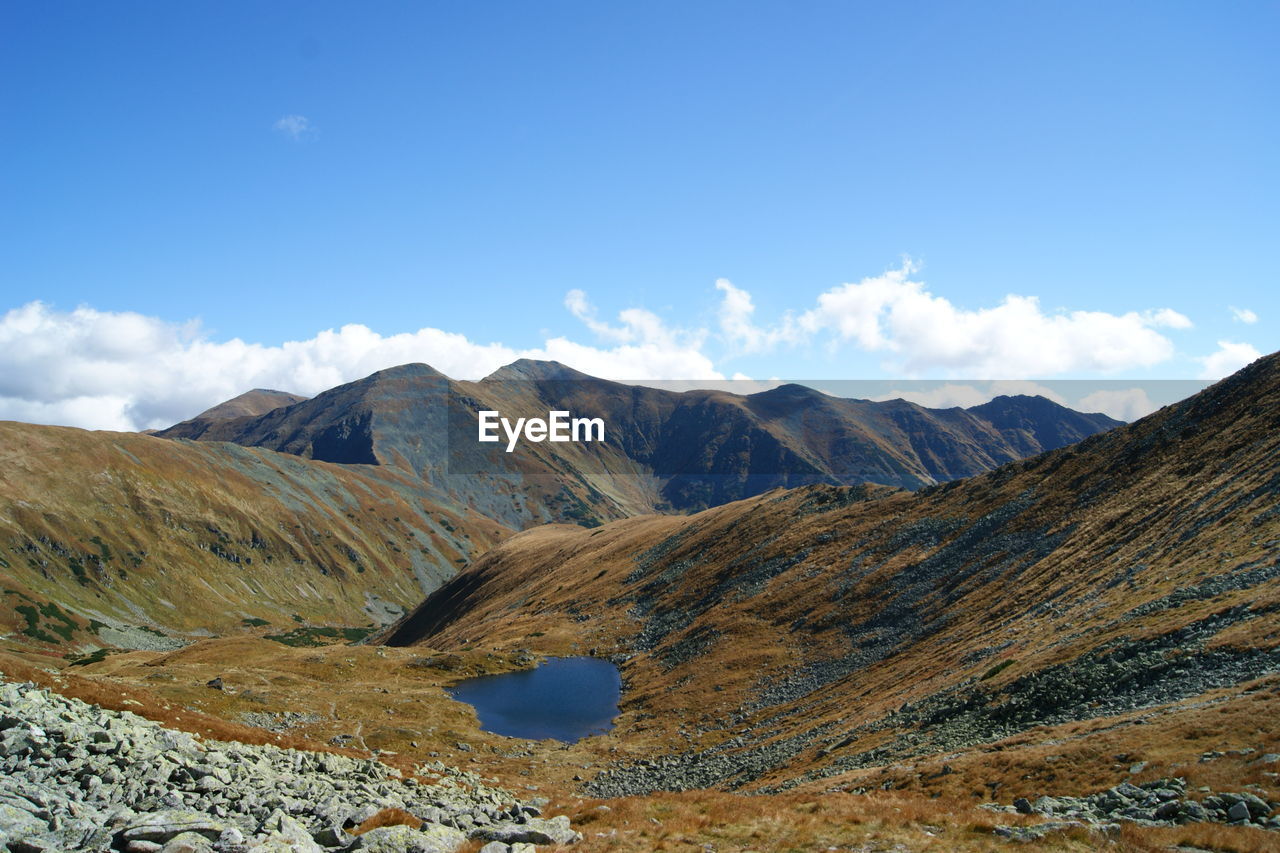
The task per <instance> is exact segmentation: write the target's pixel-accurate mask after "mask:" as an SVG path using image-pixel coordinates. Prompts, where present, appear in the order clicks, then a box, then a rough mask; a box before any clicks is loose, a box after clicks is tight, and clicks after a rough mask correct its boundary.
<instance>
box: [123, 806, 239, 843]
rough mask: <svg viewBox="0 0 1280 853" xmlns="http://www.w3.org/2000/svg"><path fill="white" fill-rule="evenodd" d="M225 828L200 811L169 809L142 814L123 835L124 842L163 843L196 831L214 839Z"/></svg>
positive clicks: (221, 823) (222, 824)
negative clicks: (136, 840) (176, 836)
mask: <svg viewBox="0 0 1280 853" xmlns="http://www.w3.org/2000/svg"><path fill="white" fill-rule="evenodd" d="M226 829H227V824H226V823H224V822H223V821H220V820H217V819H216V818H212V817H210V816H209V815H207V814H204V813H202V812H198V811H191V810H186V809H183V810H178V809H171V810H167V811H160V812H153V813H152V814H147V815H142V816H141V817H140V818H138V819H137V820H136V821H134V822H133V823H130V824H129V825H128V826H126V827H125V828H124V832H123V837H124V840H125V841H126V842H128V841H133V840H135V839H138V840H142V841H156V842H159V843H161V844H163V843H164V842H166V841H168V840H169V839H171V838H173V837H174V836H175V835H181V834H182V833H184V832H198V833H200V834H201V835H203V836H205V837H206V838H208V839H209V840H210V841H215V840H217V838H218V836H220V835H222V833H223V832H224V831H225V830H226Z"/></svg>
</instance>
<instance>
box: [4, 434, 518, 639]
mask: <svg viewBox="0 0 1280 853" xmlns="http://www.w3.org/2000/svg"><path fill="white" fill-rule="evenodd" d="M0 447H3V448H4V450H5V465H4V471H3V474H2V475H0V582H2V583H0V587H2V590H3V591H2V592H0V597H2V599H3V601H4V603H5V605H6V606H5V607H3V608H0V625H2V626H3V627H4V628H6V629H9V630H12V631H14V632H15V633H17V634H20V635H25V637H27V638H29V639H34V640H41V641H45V642H50V643H55V642H57V643H62V642H65V643H68V644H70V645H72V646H83V645H116V646H130V645H136V646H138V647H150V646H154V645H155V644H156V643H157V642H159V643H160V644H162V645H163V644H165V643H168V642H170V640H169V638H168V636H167V635H169V634H172V633H177V634H182V635H187V636H193V635H194V636H200V635H208V634H210V633H222V632H224V631H229V630H234V629H239V628H242V627H244V625H245V624H246V620H249V624H264V625H265V624H267V623H270V624H271V625H273V626H275V627H276V628H278V629H283V630H286V631H288V630H292V629H295V628H298V627H299V626H300V624H302V623H306V624H311V625H342V626H347V627H359V626H365V627H369V626H375V625H378V624H382V623H385V622H387V621H389V620H390V619H392V618H394V616H395V615H398V614H399V613H400V612H402V610H403V608H404V607H405V606H407V605H412V604H415V603H416V602H417V601H419V600H420V599H421V597H422V596H423V595H424V594H426V593H427V592H429V591H430V590H432V589H434V588H435V587H436V586H438V585H439V584H440V583H442V582H443V581H444V580H446V579H447V578H448V577H450V576H452V574H453V573H454V572H455V571H456V570H457V567H458V566H459V565H461V564H463V563H465V562H467V561H468V560H469V559H471V558H472V557H474V556H476V555H477V554H478V553H480V552H481V551H483V550H485V549H486V548H488V547H489V546H490V545H492V544H493V543H494V542H496V541H498V540H500V539H502V538H503V537H505V536H507V535H509V534H510V532H511V531H509V530H508V529H506V528H503V527H502V526H501V525H498V524H496V523H494V522H493V521H491V520H489V519H487V518H483V517H480V516H476V515H475V514H474V513H471V512H469V511H467V510H466V509H464V508H460V507H457V506H452V505H450V504H448V503H447V502H443V501H441V500H439V499H438V498H437V497H435V496H432V495H429V494H427V492H426V490H425V489H424V487H423V484H422V482H421V481H420V480H418V479H417V478H416V477H412V476H406V475H405V473H404V472H402V471H398V470H396V469H392V468H379V467H367V466H366V467H363V468H353V467H346V466H340V465H333V464H329V463H325V462H317V461H310V460H304V459H300V458H298V457H296V456H292V455H289V454H285V453H276V452H274V451H271V450H265V449H261V448H245V447H240V446H237V445H234V444H226V443H215V442H190V441H174V440H165V439H159V438H153V437H150V436H145V435H139V434H134V433H111V432H87V431H84V430H78V429H70V428H65V427H48V426H35V425H30V424H18V423H8V422H0ZM157 638H159V639H157Z"/></svg>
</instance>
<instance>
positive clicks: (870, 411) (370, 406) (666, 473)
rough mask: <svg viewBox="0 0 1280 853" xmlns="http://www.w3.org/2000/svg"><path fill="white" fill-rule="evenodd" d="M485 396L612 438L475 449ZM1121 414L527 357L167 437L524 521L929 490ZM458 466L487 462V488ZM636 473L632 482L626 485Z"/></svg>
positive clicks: (410, 375)
mask: <svg viewBox="0 0 1280 853" xmlns="http://www.w3.org/2000/svg"><path fill="white" fill-rule="evenodd" d="M479 409H488V410H495V411H501V412H504V413H512V414H513V415H520V416H527V417H539V416H540V417H545V416H546V413H547V412H548V411H551V410H553V409H554V410H566V411H572V412H573V413H574V414H575V415H578V414H582V415H584V416H599V417H601V418H602V419H603V420H604V422H605V423H606V424H607V425H608V430H609V432H610V436H609V440H608V441H606V442H605V445H604V446H601V447H569V446H565V445H560V446H555V445H551V444H543V445H540V446H529V447H527V448H523V449H522V451H521V452H520V453H517V454H504V453H498V452H488V451H487V450H485V449H481V448H479V447H477V446H475V441H474V436H475V423H476V421H475V418H476V412H477V411H478V410H479ZM993 419H995V420H999V421H1000V422H1001V424H997V423H995V420H993ZM1120 423H1121V422H1119V421H1116V420H1113V419H1111V418H1108V417H1107V416H1105V415H1102V414H1098V413H1094V414H1085V413H1079V412H1074V411H1072V410H1070V409H1067V408H1065V407H1062V406H1060V405H1058V404H1056V403H1053V402H1051V401H1048V400H1044V401H1043V402H1040V403H1032V402H1030V398H1018V397H998V398H996V399H995V400H993V401H991V402H990V403H987V404H984V406H982V407H973V408H971V409H958V408H955V409H926V408H924V407H922V406H918V405H916V404H914V403H909V402H906V401H887V402H873V401H869V400H852V399H843V398H838V397H832V396H830V395H827V394H824V393H822V392H820V391H817V390H815V389H812V388H809V387H807V386H803V385H795V384H791V385H783V386H779V387H776V388H773V389H770V390H766V391H762V392H758V393H755V394H748V395H739V394H733V393H731V392H727V391H717V390H691V391H679V392H677V391H667V390H663V389H658V388H651V387H647V386H642V385H627V384H624V383H620V382H613V381H609V380H600V379H596V378H593V377H589V376H587V375H586V374H583V373H581V372H579V371H576V370H574V369H572V368H569V367H567V366H565V365H563V364H560V363H558V362H542V361H534V360H530V359H521V360H518V361H516V362H513V363H512V364H510V365H506V366H505V367H502V368H499V369H498V370H496V371H494V372H493V373H491V374H490V375H489V376H486V377H485V378H484V379H482V380H480V381H478V382H467V381H458V380H453V379H450V378H449V377H447V376H445V375H444V374H442V373H440V372H439V371H436V370H434V369H433V368H430V367H429V366H427V365H402V366H399V367H395V368H390V369H388V370H384V371H379V372H378V373H375V374H373V375H371V376H369V377H366V378H365V379H362V380H358V381H356V382H352V383H348V384H346V385H342V386H338V387H336V388H333V389H330V390H328V391H325V392H323V393H321V394H319V395H317V396H316V397H314V398H312V399H310V400H307V401H304V402H301V403H298V404H296V405H293V406H290V407H288V408H284V409H276V410H274V411H272V412H268V413H266V414H264V415H262V416H260V417H258V418H251V419H248V420H235V421H223V422H220V423H218V424H214V425H212V426H209V427H207V428H203V429H202V430H201V431H200V432H198V433H197V432H195V431H193V430H192V429H191V428H190V427H188V426H184V425H183V424H178V425H175V426H174V427H171V428H170V429H168V430H163V431H161V432H160V433H158V434H159V435H161V436H162V437H168V438H195V439H199V440H224V441H232V442H235V443H238V444H243V445H246V446H262V447H269V448H271V449H274V450H279V451H282V452H286V453H293V454H296V455H301V456H304V457H308V458H315V459H323V460H325V461H330V462H339V463H343V464H366V465H389V466H393V467H400V468H404V469H407V470H412V471H414V472H415V473H416V474H418V475H419V476H421V477H423V478H424V479H426V480H428V481H429V482H431V483H432V484H434V485H435V486H436V487H438V488H442V489H445V490H448V491H450V493H451V495H452V496H453V497H454V498H455V499H457V500H459V501H461V502H463V503H469V504H470V505H473V506H476V507H477V508H478V509H480V511H482V512H497V513H498V515H496V516H495V517H496V518H498V519H499V520H500V521H502V522H503V523H504V524H507V525H509V526H511V525H514V526H518V527H528V526H531V525H533V524H537V523H542V522H546V521H578V522H583V523H598V522H601V521H605V520H610V519H615V518H620V517H625V516H628V515H633V514H636V513H637V512H652V511H655V510H665V509H672V510H675V511H688V510H696V509H701V508H705V507H707V506H712V505H716V504H720V503H724V502H726V501H730V500H736V499H739V498H742V497H748V496H751V495H753V494H759V493H761V492H763V491H767V490H768V489H771V488H775V487H778V486H784V487H790V486H798V485H805V484H808V483H815V482H826V483H831V484H846V485H849V484H854V483H858V482H862V481H872V482H878V483H882V484H887V485H895V486H901V487H905V488H918V487H920V486H923V485H929V484H932V483H934V482H938V481H941V480H950V479H955V478H957V477H964V476H971V475H973V474H975V473H978V472H980V471H985V470H989V469H990V468H992V467H995V465H997V464H1000V463H1001V462H1004V461H1009V460H1011V459H1016V458H1021V457H1023V456H1026V455H1028V454H1030V453H1036V452H1040V451H1042V450H1045V449H1051V448H1053V447H1058V446H1062V445H1063V444H1066V443H1070V442H1072V441H1078V440H1079V439H1081V438H1083V437H1085V436H1087V435H1091V434H1094V433H1096V432H1098V431H1100V430H1104V429H1110V428H1114V427H1115V426H1117V425H1119V424H1120ZM453 473H465V474H468V475H473V476H477V475H478V478H479V479H478V482H480V483H482V488H477V487H474V484H472V483H469V482H466V481H464V480H462V479H460V478H458V477H453V476H450V475H451V474H453ZM629 478H630V479H634V480H636V482H621V481H622V480H627V479H629ZM640 480H652V481H653V483H652V484H651V485H649V484H645V483H641V482H639V481H640ZM522 491H524V492H527V493H529V494H530V495H531V496H532V499H531V500H530V501H527V502H525V503H523V504H520V502H519V501H516V504H517V506H515V507H503V508H502V509H499V508H498V507H496V506H495V505H494V502H493V500H492V497H491V495H490V494H489V493H491V492H498V493H500V494H502V495H503V496H504V498H503V499H504V500H505V496H506V495H514V494H516V493H519V492H522ZM486 502H487V503H486ZM482 505H487V507H488V509H484V508H481V507H482Z"/></svg>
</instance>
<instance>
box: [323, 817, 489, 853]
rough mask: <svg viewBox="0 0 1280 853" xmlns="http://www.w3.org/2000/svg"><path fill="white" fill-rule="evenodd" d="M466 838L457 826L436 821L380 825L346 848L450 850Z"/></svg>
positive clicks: (411, 852) (408, 852) (384, 852)
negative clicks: (415, 826) (406, 824)
mask: <svg viewBox="0 0 1280 853" xmlns="http://www.w3.org/2000/svg"><path fill="white" fill-rule="evenodd" d="M466 841H467V837H466V836H465V835H463V834H462V833H461V832H459V831H458V830H456V829H452V828H450V827H447V826H442V825H440V824H438V823H424V824H423V825H422V828H421V829H414V828H413V827H410V826H380V827H378V828H377V829H371V830H369V831H368V832H366V833H365V834H364V835H361V836H360V837H359V838H357V839H356V842H355V843H354V844H352V845H351V846H350V847H349V848H347V849H348V850H351V851H356V850H367V851H369V853H453V851H455V850H457V849H458V848H459V847H461V846H462V845H463V844H465V843H466Z"/></svg>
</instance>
